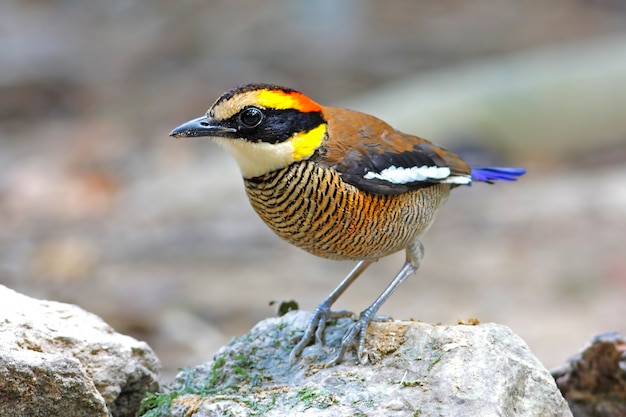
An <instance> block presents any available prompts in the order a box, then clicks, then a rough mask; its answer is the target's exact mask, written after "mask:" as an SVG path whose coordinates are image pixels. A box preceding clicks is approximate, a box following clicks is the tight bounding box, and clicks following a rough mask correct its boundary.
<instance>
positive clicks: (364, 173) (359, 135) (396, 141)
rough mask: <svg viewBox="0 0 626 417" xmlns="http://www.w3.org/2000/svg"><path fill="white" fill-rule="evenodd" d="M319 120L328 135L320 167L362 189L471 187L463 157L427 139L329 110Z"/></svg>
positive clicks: (386, 191) (380, 191)
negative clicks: (447, 185) (448, 184)
mask: <svg viewBox="0 0 626 417" xmlns="http://www.w3.org/2000/svg"><path fill="white" fill-rule="evenodd" d="M323 115H324V117H325V119H326V120H327V121H328V125H329V127H328V133H329V134H328V142H327V146H325V150H326V152H325V153H324V154H323V155H321V156H320V162H321V163H324V164H326V165H328V166H331V167H333V168H334V169H336V170H337V171H338V172H339V173H340V174H341V176H342V178H343V179H344V181H346V182H348V183H350V184H352V185H354V186H356V187H358V188H360V189H362V190H365V191H369V192H372V193H376V194H400V193H403V192H406V191H409V190H412V189H416V188H422V187H428V186H431V185H433V184H437V183H441V182H447V183H452V184H468V183H469V182H471V175H470V172H471V170H470V168H469V166H468V165H467V164H466V163H465V162H464V161H463V160H462V159H461V158H459V157H458V156H457V155H455V154H454V153H452V152H450V151H448V150H446V149H444V148H442V147H439V146H437V145H435V144H433V143H432V142H430V141H428V140H426V139H422V138H419V137H416V136H412V135H408V134H406V133H402V132H400V131H398V130H396V129H394V128H392V127H391V126H389V125H388V124H387V123H385V122H383V121H382V120H380V119H377V118H376V117H374V116H370V115H368V114H364V113H359V112H355V111H351V110H345V109H340V108H332V107H327V108H324V111H323Z"/></svg>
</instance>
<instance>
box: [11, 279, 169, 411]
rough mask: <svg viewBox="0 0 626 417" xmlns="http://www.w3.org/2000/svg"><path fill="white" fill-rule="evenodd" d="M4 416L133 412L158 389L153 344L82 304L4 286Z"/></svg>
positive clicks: (157, 365) (157, 368)
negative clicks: (44, 298)
mask: <svg viewBox="0 0 626 417" xmlns="http://www.w3.org/2000/svg"><path fill="white" fill-rule="evenodd" d="M0 306H1V307H0V416H64V417H68V416H114V417H118V416H119V417H125V416H134V415H135V413H136V411H137V409H138V408H139V403H140V402H141V399H142V398H143V397H144V396H145V393H146V391H155V390H157V389H158V386H159V385H158V382H157V378H158V372H159V368H160V364H159V361H158V359H157V357H156V355H155V354H154V352H153V351H152V349H150V347H149V346H148V345H147V344H146V343H144V342H140V341H137V340H135V339H133V338H131V337H128V336H124V335H121V334H119V333H116V332H115V331H114V330H113V329H112V328H111V327H110V326H109V325H108V324H106V323H105V322H104V321H102V320H101V319H100V318H99V317H97V316H95V315H93V314H91V313H88V312H86V311H84V310H82V309H81V308H79V307H77V306H74V305H69V304H63V303H57V302H52V301H42V300H36V299H33V298H29V297H26V296H24V295H22V294H19V293H17V292H15V291H13V290H10V289H8V288H6V287H4V286H0Z"/></svg>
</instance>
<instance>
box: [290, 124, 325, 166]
mask: <svg viewBox="0 0 626 417" xmlns="http://www.w3.org/2000/svg"><path fill="white" fill-rule="evenodd" d="M325 136H326V125H325V124H321V125H319V126H318V127H316V128H314V129H311V130H309V131H308V132H300V133H297V134H295V135H294V136H293V137H292V138H291V139H290V140H289V141H290V142H291V144H292V146H293V159H294V161H301V160H303V159H305V158H308V157H309V156H311V155H313V152H315V150H316V149H317V148H319V147H320V146H321V145H322V142H323V141H324V137H325Z"/></svg>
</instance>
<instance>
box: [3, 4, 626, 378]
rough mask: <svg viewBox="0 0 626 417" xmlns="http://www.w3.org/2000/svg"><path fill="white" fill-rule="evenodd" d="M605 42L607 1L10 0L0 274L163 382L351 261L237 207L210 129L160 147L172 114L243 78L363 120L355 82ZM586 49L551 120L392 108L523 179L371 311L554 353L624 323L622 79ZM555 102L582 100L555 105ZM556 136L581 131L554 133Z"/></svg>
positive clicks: (468, 220)
mask: <svg viewBox="0 0 626 417" xmlns="http://www.w3.org/2000/svg"><path fill="white" fill-rule="evenodd" d="M620 36H626V3H624V2H622V1H620V0H576V1H574V0H570V1H561V2H544V1H539V0H535V1H520V2H511V1H487V0H477V1H473V2H465V1H461V0H456V1H455V0H443V1H438V2H436V3H434V2H426V1H423V2H422V1H412V0H406V1H391V2H382V1H378V2H377V1H374V0H370V1H362V0H359V1H357V0H352V1H349V0H343V1H330V0H326V1H322V0H318V1H304V0H300V1H286V0H272V1H266V2H263V3H262V4H261V3H259V2H254V1H250V0H246V1H223V0H222V1H212V2H204V1H197V0H188V1H178V2H172V1H165V0H153V1H151V2H140V1H132V0H113V1H108V2H97V1H95V0H92V1H76V0H51V1H41V0H22V1H18V0H9V1H6V2H5V3H4V4H3V13H2V14H1V15H0V215H1V216H2V219H3V220H2V223H1V224H0V283H2V284H5V285H8V286H9V287H12V288H14V289H16V290H19V291H22V292H24V293H27V294H30V295H35V296H38V297H42V298H48V299H54V300H59V301H65V302H72V303H76V304H78V305H80V306H82V307H84V308H86V309H87V310H90V311H92V312H94V313H97V314H99V315H101V316H102V317H103V318H104V319H105V320H107V321H108V322H110V323H111V324H112V325H113V326H114V327H116V329H117V330H118V331H120V332H124V333H129V334H132V335H134V336H136V337H139V338H142V339H145V340H147V341H148V342H149V343H150V344H151V345H152V346H153V348H154V349H155V350H156V351H157V353H158V354H159V356H160V358H161V359H162V360H163V362H164V366H165V372H166V377H167V376H169V375H171V374H172V373H173V372H175V370H176V368H178V367H181V366H187V365H192V364H197V363H199V362H201V361H202V360H206V359H208V358H210V357H211V356H212V354H213V353H214V352H215V350H216V349H217V348H218V347H219V346H221V345H222V344H223V343H224V342H225V341H227V340H228V339H229V338H230V337H231V336H233V335H238V334H241V333H243V332H245V331H246V330H247V329H248V328H249V327H250V326H252V325H253V324H254V323H256V322H257V321H258V320H260V319H261V318H263V317H266V316H268V315H272V314H273V309H272V308H271V307H269V306H268V302H269V301H271V300H280V299H296V300H298V301H299V302H300V305H301V307H302V308H306V309H313V308H314V307H315V306H316V305H317V303H318V302H319V301H321V300H322V298H323V297H324V296H325V295H326V294H327V293H328V292H330V290H331V289H332V288H333V287H334V286H335V285H336V284H337V283H338V282H339V281H340V279H341V278H342V277H343V275H344V274H345V273H347V272H348V271H349V269H350V268H351V266H352V265H350V264H348V263H336V262H333V261H326V260H322V259H316V258H314V257H312V256H310V255H308V254H306V253H304V252H302V251H300V250H298V249H295V248H292V247H290V246H288V245H287V244H285V243H283V242H281V241H280V240H279V239H278V238H275V237H274V236H273V235H272V234H271V232H270V231H269V230H267V229H266V228H265V226H264V225H263V224H262V223H261V221H260V220H259V219H258V218H257V217H256V215H255V214H254V213H253V212H252V209H251V208H250V207H249V206H248V204H247V201H246V200H245V195H244V192H243V188H242V185H241V180H240V178H239V175H238V172H237V168H236V166H235V163H234V161H232V160H231V159H230V158H228V157H227V155H226V154H225V153H224V152H223V151H222V150H220V149H218V148H217V147H215V146H214V145H212V144H210V143H209V142H208V141H203V140H198V141H191V140H190V141H174V140H172V139H171V138H169V137H168V136H167V134H168V133H169V131H170V130H171V129H172V128H173V127H175V126H176V125H178V124H179V123H181V122H183V121H185V120H188V119H190V118H193V117H197V116H199V115H200V114H201V113H202V112H204V111H205V110H206V108H207V107H208V106H209V105H210V104H211V102H212V101H213V100H214V99H215V98H216V97H217V96H218V95H219V94H221V93H222V92H223V91H225V90H227V89H229V88H230V87H232V86H234V85H237V84H241V83H247V82H261V81H262V82H274V83H278V84H283V85H286V86H290V87H293V88H297V89H300V90H302V91H304V92H305V93H307V94H308V95H310V96H312V97H314V98H315V99H316V100H318V101H319V102H321V103H325V104H334V103H342V102H343V103H346V102H349V103H350V105H351V106H352V107H354V108H361V109H364V110H368V111H375V108H376V104H377V103H376V100H374V103H373V104H372V100H371V97H372V96H371V94H370V95H368V93H370V92H372V91H374V92H375V93H376V94H378V92H380V94H381V95H380V97H382V95H383V94H384V91H388V90H385V88H386V86H387V85H394V86H396V87H395V88H396V89H395V90H393V91H398V89H399V90H402V89H404V92H405V93H406V92H407V91H413V90H409V89H408V88H409V85H410V84H409V83H408V82H407V83H405V82H404V81H403V80H409V79H412V80H414V79H416V78H417V79H420V80H422V86H423V88H426V87H429V88H431V89H434V91H435V93H437V92H438V91H441V93H440V96H441V97H443V98H446V97H455V96H451V94H452V92H449V91H447V90H446V89H445V87H446V85H448V84H446V83H445V82H443V83H441V82H434V81H433V82H430V80H434V79H436V77H437V74H440V73H443V72H446V71H450V70H451V69H452V70H454V69H459V68H460V69H461V70H458V71H460V72H459V73H460V74H463V73H464V72H463V70H462V69H463V68H465V67H464V66H465V65H466V64H468V63H472V64H477V65H479V66H480V65H481V63H482V62H485V61H490V62H496V63H497V62H499V60H500V59H501V57H504V56H510V55H511V54H518V53H519V54H521V56H522V57H523V56H526V55H524V54H526V53H530V54H533V51H535V50H543V49H542V48H548V49H547V50H549V51H551V52H550V54H553V53H554V54H557V56H558V53H559V52H558V51H559V50H560V48H561V45H563V48H570V50H571V48H572V47H571V45H579V44H583V43H585V42H587V41H588V40H595V41H594V42H596V43H595V45H600V48H599V49H600V50H601V49H602V48H601V45H602V42H603V41H602V39H605V38H606V39H609V38H610V39H615V37H618V39H619V37H620ZM598 39H600V41H597V40H598ZM596 49H598V48H596ZM553 51H556V52H553ZM575 51H576V50H574V52H575ZM570 52H571V51H570ZM600 52H602V51H600ZM570 55H572V54H571V53H570ZM573 55H574V56H575V55H576V54H575V53H574V54H573ZM605 55H606V54H605ZM598 56H602V55H601V54H600V55H598ZM618 58H619V57H617V56H616V57H615V60H616V62H617V60H618ZM522 60H523V59H522ZM583 61H584V62H583ZM611 61H612V57H611V56H609V58H608V59H607V61H606V62H609V63H610V62H611ZM517 62H519V61H517ZM603 62H604V61H603ZM593 63H594V60H582V59H581V60H580V62H576V61H574V62H573V63H572V65H571V71H577V70H579V69H580V68H583V67H584V68H585V72H584V74H582V75H581V77H580V78H579V79H578V80H580V81H577V83H579V84H584V85H583V87H584V88H586V89H583V90H582V91H585V93H584V94H585V95H584V99H582V100H578V99H575V100H572V97H578V96H573V95H571V94H570V93H572V89H573V88H572V87H570V85H569V84H568V86H567V88H566V89H565V90H564V91H565V93H564V94H563V95H562V102H558V101H556V102H551V103H552V104H554V105H552V104H551V105H550V109H549V110H550V112H554V113H548V114H550V115H552V114H554V115H555V116H554V117H551V116H550V117H548V118H547V119H551V120H557V121H558V122H557V123H555V124H556V125H558V126H556V127H554V126H550V125H549V120H542V123H533V120H527V119H526V118H525V117H524V115H529V114H532V112H533V111H535V112H537V109H536V108H534V107H535V106H534V104H532V103H531V104H529V103H526V105H527V107H526V110H516V111H515V112H511V111H510V110H511V109H512V107H511V106H512V104H511V103H509V102H506V101H503V102H502V103H499V104H498V105H497V106H496V107H495V108H502V109H508V111H509V114H508V116H511V114H510V113H514V114H513V115H512V116H511V117H508V116H507V118H506V119H505V118H504V117H502V118H498V119H497V120H498V121H500V122H501V123H500V124H499V125H498V124H495V123H489V124H485V123H483V122H482V121H479V122H476V124H477V125H480V126H482V128H481V129H479V130H477V131H471V132H469V131H467V130H466V129H465V124H460V123H459V124H456V121H457V120H458V119H457V118H456V117H451V118H450V119H449V120H442V121H441V120H440V121H436V122H434V121H432V120H426V119H430V117H424V119H420V113H419V112H418V111H417V109H416V114H415V115H414V116H413V118H414V119H415V120H417V122H415V123H416V125H417V126H421V125H423V126H424V130H422V129H420V128H419V127H415V126H413V125H411V126H409V125H408V124H404V123H403V122H402V121H401V119H398V120H389V121H390V122H392V123H397V124H398V127H400V128H402V129H404V130H409V129H410V131H411V132H412V133H415V134H418V135H422V136H428V137H429V138H430V139H433V140H434V141H436V142H440V143H442V142H444V143H446V144H448V145H449V146H450V147H452V148H454V149H459V150H463V149H465V151H467V152H468V153H467V155H469V157H472V158H475V159H476V160H483V161H484V160H486V161H489V162H491V163H494V162H495V163H506V164H511V165H523V166H526V167H528V168H530V169H531V171H530V173H529V174H528V175H527V176H526V177H525V178H523V180H522V181H520V182H519V183H516V184H503V185H498V186H493V187H488V186H475V187H472V188H471V189H463V190H458V191H456V192H455V195H453V196H452V197H451V199H450V201H449V203H448V205H447V206H446V207H445V209H444V210H443V212H442V213H441V215H440V219H439V222H438V223H436V224H435V226H433V228H432V229H431V231H430V232H429V235H428V236H427V237H426V239H425V242H424V243H425V246H426V251H427V255H426V259H425V262H424V265H423V267H422V269H421V270H420V271H419V273H418V275H417V276H416V277H414V278H413V279H411V280H410V281H409V282H408V283H407V284H406V285H405V286H404V287H402V288H401V289H400V290H399V291H398V293H397V294H395V295H394V296H393V297H392V299H391V300H390V301H389V302H388V303H387V304H386V305H385V306H384V308H383V310H382V313H384V314H390V315H392V316H395V317H397V318H409V317H413V318H415V319H421V320H424V321H427V322H444V323H452V322H455V321H456V320H457V319H467V318H468V317H478V318H479V319H480V320H481V321H483V322H487V321H493V322H498V323H503V324H506V325H508V326H510V327H512V328H513V330H514V331H515V332H517V333H518V334H520V335H521V336H522V337H523V338H524V339H525V340H526V341H527V342H528V343H529V344H530V346H531V348H532V349H533V351H534V352H535V353H536V354H537V355H538V356H539V358H540V359H541V360H542V361H543V362H544V363H545V364H546V366H548V367H553V366H555V365H558V364H560V363H562V362H563V360H564V359H565V357H566V356H568V355H569V354H571V353H573V352H574V351H576V350H577V349H578V348H579V347H581V345H582V344H583V343H584V342H586V341H587V340H588V339H589V338H590V336H591V335H592V334H595V333H599V332H604V331H609V330H616V331H620V332H621V333H622V334H624V333H626V322H624V320H623V317H624V316H625V315H626V305H625V303H624V300H625V297H626V254H625V250H624V246H623V242H624V235H625V232H626V191H625V190H626V189H625V187H624V184H625V183H626V164H625V162H626V151H625V149H626V128H624V124H623V119H624V117H623V114H624V112H622V111H621V110H620V109H623V107H620V106H623V105H624V97H623V96H622V94H621V91H623V90H620V88H622V89H623V87H621V86H622V85H626V82H624V83H618V82H616V83H615V84H614V85H613V86H612V87H613V88H612V87H610V86H609V87H606V86H604V88H603V89H602V90H598V89H595V84H593V83H594V82H596V81H594V80H596V79H597V77H595V78H594V68H593ZM607 67H610V65H606V64H602V65H600V64H599V65H598V68H597V69H598V70H603V69H606V68H607ZM566 68H569V67H566ZM587 68H589V70H588V72H587ZM516 69H517V70H518V72H519V71H520V70H519V67H518V66H517V65H515V66H511V68H510V72H515V71H516ZM561 71H564V72H568V71H567V70H561ZM565 75H567V74H564V76H565ZM617 75H618V76H619V75H620V74H619V73H618V74H617ZM623 76H624V77H626V74H624V75H623ZM453 78H456V77H453ZM531 78H532V74H531ZM616 79H617V78H616ZM424 80H426V81H424ZM611 80H612V79H611ZM622 80H624V78H622ZM483 82H484V83H485V84H489V85H490V84H491V83H497V82H498V80H497V79H493V80H487V81H484V80H483ZM611 82H613V81H611ZM442 84H443V85H442ZM398 86H399V87H398ZM511 87H512V88H514V87H516V86H511ZM537 88H541V85H539V87H537ZM389 91H391V90H389ZM419 91H420V90H419V89H418V91H416V93H415V94H418V93H419ZM587 91H592V92H593V94H592V93H586V92H587ZM454 93H455V94H456V93H459V92H458V91H455V92H454ZM461 93H462V92H461ZM374 97H376V95H375V96H374ZM386 97H387V98H388V97H389V96H386ZM390 97H398V96H397V95H391V96H390ZM557 97H561V96H560V95H557ZM360 98H362V99H360ZM381 100H382V99H381ZM450 101H452V102H456V103H457V104H458V103H462V102H460V101H456V99H454V98H452V99H451V100H450ZM512 101H513V103H514V104H515V105H518V104H520V103H519V101H520V100H519V99H515V100H512ZM366 102H367V103H368V104H367V105H366V104H365V103H366ZM573 102H576V104H580V105H579V106H574V107H572V104H573ZM359 103H362V104H363V107H360V106H359ZM380 104H381V107H380V108H379V109H378V110H379V111H376V114H383V113H384V115H385V117H388V116H387V114H388V113H389V110H390V109H392V108H393V107H391V106H392V105H397V106H398V107H397V109H398V110H397V111H396V110H393V111H392V112H391V113H392V115H391V116H389V117H391V118H392V117H393V115H394V114H399V113H400V112H404V113H406V112H407V111H412V107H411V108H410V109H407V106H406V105H403V103H397V102H396V103H394V102H393V99H392V101H391V104H385V105H384V106H382V101H381V102H380ZM521 104H524V103H521ZM585 105H587V107H585ZM426 106H427V104H426ZM473 107H474V106H472V105H471V104H470V105H468V106H467V110H468V112H469V111H470V110H475V108H473ZM515 108H516V109H517V107H515ZM522 108H523V107H522ZM561 108H563V109H568V111H571V109H572V108H575V110H576V111H577V112H579V113H576V116H570V114H574V113H567V116H566V117H563V118H562V119H560V118H558V115H560V113H559V110H560V109H561ZM541 112H542V114H546V112H545V111H543V109H542V110H541ZM422 114H423V113H422ZM440 114H441V113H440ZM420 120H421V122H420ZM505 120H506V123H505ZM509 120H511V122H510V123H509V122H508V121H509ZM535 120H536V119H535ZM420 123H421V124H420ZM429 123H430V124H429ZM513 123H519V126H524V127H528V126H532V128H533V129H532V130H531V131H530V132H532V133H528V134H526V133H525V135H526V136H522V137H516V136H515V135H514V134H503V133H502V132H504V131H508V132H518V131H520V130H521V127H519V128H517V127H515V125H514V124H513ZM435 125H436V126H435ZM496 125H497V126H496ZM502 125H506V126H502ZM571 126H574V127H575V128H574V129H572V131H574V132H579V134H575V133H572V132H570V131H568V130H567V129H561V127H571ZM594 126H598V127H597V128H593V127H594ZM507 127H508V130H507ZM590 127H592V128H590ZM433 132H436V133H433ZM477 132H478V133H477ZM433 134H435V137H433V136H432V135H433ZM462 144H463V145H462ZM557 145H558V146H557ZM543 149H549V150H550V152H543ZM401 261H402V257H401V255H397V256H394V257H390V258H389V259H385V260H382V261H381V262H380V263H379V264H377V265H375V266H374V267H372V270H371V271H368V273H367V275H366V276H364V277H363V278H362V279H361V280H360V281H359V282H358V283H357V284H355V286H354V288H353V289H351V291H348V293H347V294H346V295H345V296H344V297H343V298H342V299H341V300H340V302H339V305H338V306H339V307H342V308H349V309H352V310H355V311H359V310H361V309H362V308H364V307H365V306H366V305H368V304H369V303H370V302H371V301H372V300H373V299H374V298H375V297H376V296H377V295H378V293H379V292H380V291H381V290H382V288H383V287H384V286H385V284H386V283H387V282H388V280H389V279H391V277H392V275H393V274H394V273H395V272H396V269H397V268H399V266H400V263H401ZM1 308H2V307H1V306H0V314H1Z"/></svg>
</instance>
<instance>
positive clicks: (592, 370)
mask: <svg viewBox="0 0 626 417" xmlns="http://www.w3.org/2000/svg"><path fill="white" fill-rule="evenodd" d="M552 375H553V376H554V379H555V380H556V383H557V385H558V387H559V389H560V390H561V392H562V393H563V396H564V397H565V398H566V399H567V402H568V403H569V406H570V408H571V409H572V413H573V414H574V416H575V417H596V416H597V417H622V416H625V415H626V339H625V338H624V337H623V336H620V335H619V334H617V333H604V334H600V335H598V336H596V337H595V338H594V339H593V340H592V341H591V343H590V344H589V345H588V346H586V347H585V348H584V349H583V350H582V351H581V352H580V353H578V354H577V355H575V356H573V357H571V358H570V359H569V360H568V363H567V364H566V365H565V366H563V367H561V368H559V369H555V370H553V371H552Z"/></svg>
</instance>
